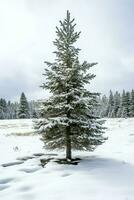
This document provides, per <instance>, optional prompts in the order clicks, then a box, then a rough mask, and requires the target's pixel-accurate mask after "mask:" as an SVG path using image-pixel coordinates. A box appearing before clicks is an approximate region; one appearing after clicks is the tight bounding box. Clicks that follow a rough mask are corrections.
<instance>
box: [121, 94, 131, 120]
mask: <svg viewBox="0 0 134 200" xmlns="http://www.w3.org/2000/svg"><path fill="white" fill-rule="evenodd" d="M129 116H130V93H129V92H125V91H123V94H122V114H121V117H124V118H127V117H129Z"/></svg>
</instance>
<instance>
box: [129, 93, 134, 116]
mask: <svg viewBox="0 0 134 200" xmlns="http://www.w3.org/2000/svg"><path fill="white" fill-rule="evenodd" d="M130 117H134V90H132V92H131V99H130Z"/></svg>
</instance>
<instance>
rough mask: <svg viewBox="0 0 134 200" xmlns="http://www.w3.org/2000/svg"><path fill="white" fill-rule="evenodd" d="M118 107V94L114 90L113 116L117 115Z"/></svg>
mask: <svg viewBox="0 0 134 200" xmlns="http://www.w3.org/2000/svg"><path fill="white" fill-rule="evenodd" d="M119 108H120V94H119V93H118V92H117V91H116V93H115V94H114V105H113V117H117V115H118V110H119Z"/></svg>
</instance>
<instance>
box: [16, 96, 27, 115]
mask: <svg viewBox="0 0 134 200" xmlns="http://www.w3.org/2000/svg"><path fill="white" fill-rule="evenodd" d="M18 118H22V119H25V118H29V106H28V101H27V99H26V97H25V94H24V93H23V92H22V94H21V97H20V105H19V111H18Z"/></svg>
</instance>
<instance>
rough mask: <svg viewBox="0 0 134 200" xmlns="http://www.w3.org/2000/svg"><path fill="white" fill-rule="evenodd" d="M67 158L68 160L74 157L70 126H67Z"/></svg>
mask: <svg viewBox="0 0 134 200" xmlns="http://www.w3.org/2000/svg"><path fill="white" fill-rule="evenodd" d="M66 159H68V160H71V159H72V152H71V137H70V126H67V129H66Z"/></svg>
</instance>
